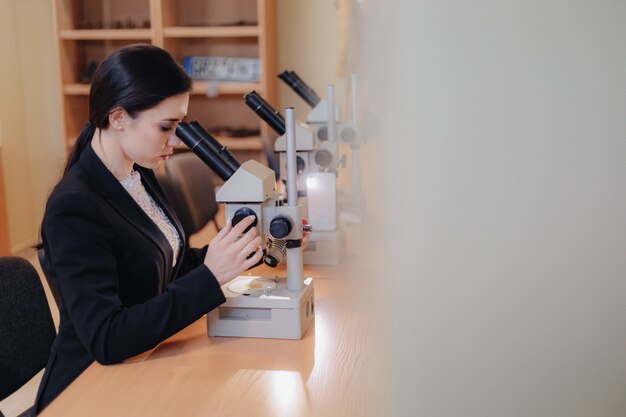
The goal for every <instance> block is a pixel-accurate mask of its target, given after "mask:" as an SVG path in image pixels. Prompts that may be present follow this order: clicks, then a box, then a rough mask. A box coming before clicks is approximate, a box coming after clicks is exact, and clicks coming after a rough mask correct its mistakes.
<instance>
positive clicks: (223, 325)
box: [207, 276, 315, 339]
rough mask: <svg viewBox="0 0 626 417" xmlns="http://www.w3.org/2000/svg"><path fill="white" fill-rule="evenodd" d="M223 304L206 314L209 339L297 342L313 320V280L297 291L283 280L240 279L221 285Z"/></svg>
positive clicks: (271, 278) (251, 277)
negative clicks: (269, 339)
mask: <svg viewBox="0 0 626 417" xmlns="http://www.w3.org/2000/svg"><path fill="white" fill-rule="evenodd" d="M222 291H223V292H224V295H225V296H226V302H225V303H224V304H222V305H221V306H219V307H218V308H216V309H214V310H212V311H210V312H209V314H208V315H207V325H208V332H209V336H233V337H260V338H278V339H301V338H302V336H303V335H304V333H305V332H306V330H307V328H308V327H309V325H310V324H311V322H312V321H313V316H314V312H315V310H314V300H313V279H312V278H307V279H305V280H304V288H303V289H302V290H299V291H290V290H288V289H287V281H286V279H285V278H278V277H259V276H240V277H237V278H235V279H234V280H233V281H231V282H230V283H228V284H226V285H223V286H222Z"/></svg>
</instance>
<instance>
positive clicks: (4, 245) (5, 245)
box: [0, 145, 9, 256]
mask: <svg viewBox="0 0 626 417" xmlns="http://www.w3.org/2000/svg"><path fill="white" fill-rule="evenodd" d="M8 254H9V225H8V223H7V212H6V202H5V195H4V178H3V174H2V145H0V256H6V255H8Z"/></svg>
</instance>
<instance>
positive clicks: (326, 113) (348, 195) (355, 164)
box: [281, 71, 364, 223]
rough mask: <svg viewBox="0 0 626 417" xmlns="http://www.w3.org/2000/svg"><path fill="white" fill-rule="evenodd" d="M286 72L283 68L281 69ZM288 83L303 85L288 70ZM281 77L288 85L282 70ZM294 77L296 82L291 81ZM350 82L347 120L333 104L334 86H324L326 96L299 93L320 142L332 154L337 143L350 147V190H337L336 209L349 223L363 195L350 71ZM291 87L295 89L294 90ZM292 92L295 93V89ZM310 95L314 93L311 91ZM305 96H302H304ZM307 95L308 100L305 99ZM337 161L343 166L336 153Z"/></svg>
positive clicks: (359, 140) (359, 213)
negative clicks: (327, 144) (307, 107)
mask: <svg viewBox="0 0 626 417" xmlns="http://www.w3.org/2000/svg"><path fill="white" fill-rule="evenodd" d="M285 72H287V71H285ZM290 75H291V77H295V78H291V82H292V83H293V82H298V83H299V84H302V85H304V86H305V88H306V89H309V90H310V88H309V87H307V86H306V84H304V82H303V81H302V80H300V78H299V77H298V76H297V75H296V74H295V73H294V72H293V71H292V72H291V73H290ZM281 78H282V79H283V80H284V81H285V82H287V83H288V84H289V81H288V80H289V79H290V78H289V77H287V76H285V73H283V74H281ZM294 80H297V81H294ZM351 82H352V84H351V85H352V88H351V92H352V119H351V120H350V121H341V115H340V112H339V109H338V107H336V105H335V91H334V86H332V85H329V86H328V89H327V98H326V99H319V100H311V99H310V96H308V97H307V96H306V95H305V94H300V96H301V97H302V98H303V99H305V101H307V102H308V103H309V104H311V105H312V107H313V109H312V110H311V111H310V112H309V114H308V115H307V123H309V124H310V125H311V126H312V127H313V128H314V130H315V136H316V138H317V140H318V141H320V143H326V142H329V143H332V146H334V149H336V151H335V152H336V153H335V154H336V155H339V148H338V145H339V144H344V145H348V146H350V151H351V152H350V155H351V161H350V189H348V190H337V192H338V200H339V201H338V206H339V207H338V210H339V212H340V217H341V218H342V219H343V220H345V221H346V222H349V223H361V220H362V219H361V217H362V210H363V206H364V204H363V195H362V192H361V190H362V188H361V164H360V158H359V151H360V146H361V143H362V137H361V135H360V133H359V131H358V128H357V98H356V91H357V80H356V75H355V74H353V75H352V78H351ZM294 90H295V89H294ZM296 92H298V91H297V90H296ZM310 92H311V94H313V95H315V96H317V94H315V93H314V92H313V91H312V90H310ZM305 97H306V98H305ZM307 98H308V99H307ZM337 158H338V159H339V160H340V161H341V166H342V167H344V166H345V165H346V162H345V160H346V158H345V155H344V156H341V157H340V158H339V156H337Z"/></svg>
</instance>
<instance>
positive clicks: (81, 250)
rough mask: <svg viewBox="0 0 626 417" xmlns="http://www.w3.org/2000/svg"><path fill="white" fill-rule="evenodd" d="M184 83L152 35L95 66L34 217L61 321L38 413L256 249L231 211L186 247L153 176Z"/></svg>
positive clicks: (148, 340) (139, 342)
mask: <svg viewBox="0 0 626 417" xmlns="http://www.w3.org/2000/svg"><path fill="white" fill-rule="evenodd" d="M190 89H191V80H190V79H189V77H188V76H187V75H186V74H185V72H184V71H183V70H182V69H181V67H180V66H179V65H178V64H177V63H176V62H175V61H174V60H173V59H172V57H171V56H170V55H169V53H167V52H166V51H164V50H162V49H160V48H158V47H156V46H152V45H131V46H128V47H125V48H122V49H120V50H118V51H117V52H115V53H113V54H112V55H110V56H109V57H108V58H106V59H105V60H104V61H103V62H102V63H101V64H100V66H99V67H98V69H97V71H96V73H95V75H94V78H93V81H92V85H91V91H90V95H89V123H87V125H86V126H85V127H84V129H83V131H82V132H81V134H80V136H79V138H78V140H77V142H76V145H75V146H74V150H73V151H72V154H71V155H70V158H69V159H68V162H67V166H66V169H65V172H64V175H63V178H62V179H61V181H60V182H59V184H57V186H56V187H55V188H54V190H53V191H52V193H51V195H50V198H49V199H48V203H47V205H46V211H45V215H44V218H43V222H42V229H41V235H42V246H43V249H44V250H45V253H46V256H47V259H48V261H49V262H48V263H49V269H50V270H49V271H48V272H49V275H50V280H51V281H52V282H51V284H52V285H53V287H54V288H55V290H56V291H57V292H58V293H59V296H60V302H59V304H60V305H59V310H60V326H59V333H58V336H57V338H56V340H55V342H54V345H53V347H52V351H51V354H50V359H49V361H48V364H47V366H46V371H45V373H44V376H43V379H42V382H41V385H40V387H39V392H38V394H37V400H36V403H35V412H36V413H38V412H39V411H41V410H42V409H43V408H44V407H45V406H46V405H47V404H49V403H50V402H51V401H52V400H53V399H54V398H55V397H56V396H57V395H58V394H59V393H60V392H61V391H62V390H63V389H65V388H66V387H67V386H68V385H69V384H70V383H71V382H72V381H73V380H74V379H75V378H76V377H77V376H78V375H79V374H80V373H81V372H83V371H84V370H85V369H86V368H87V367H88V366H89V365H90V364H91V363H92V362H93V361H94V360H95V361H98V362H99V363H102V364H113V363H117V362H121V361H123V360H124V359H127V358H129V357H131V356H134V355H137V354H139V353H142V352H145V351H147V350H149V349H151V348H153V347H155V346H156V345H157V344H158V343H160V342H161V341H163V340H165V339H166V338H168V337H169V336H171V335H173V334H175V333H176V332H178V331H179V330H181V329H183V328H184V327H186V326H187V325H189V324H191V323H193V322H194V321H196V320H197V319H198V318H200V317H201V316H202V315H204V314H206V313H207V312H208V311H209V310H211V309H213V308H215V307H217V306H218V305H220V304H221V303H223V302H224V301H225V299H224V295H223V293H222V291H221V289H220V286H221V285H223V284H225V283H227V282H229V281H230V280H232V279H233V278H235V277H236V276H237V275H239V274H241V273H242V272H243V271H245V270H246V269H248V268H249V267H251V266H253V265H255V264H256V263H258V262H259V260H260V257H261V251H260V250H257V249H258V248H259V246H260V244H261V238H260V237H259V236H257V229H256V228H250V230H249V231H248V232H246V233H245V234H243V235H242V233H243V231H244V230H245V229H246V228H247V227H248V226H249V225H250V224H251V223H252V218H248V219H245V220H244V221H241V222H240V223H238V224H237V225H236V226H234V227H232V226H231V224H230V221H228V222H227V224H226V226H225V227H224V228H223V229H222V230H221V231H220V232H219V233H218V235H217V236H216V237H215V238H214V239H213V240H212V241H211V243H210V245H209V246H208V248H206V247H205V248H204V249H202V250H199V249H189V248H187V247H186V246H185V236H184V235H183V231H182V228H181V226H180V223H179V222H178V220H177V219H176V216H175V215H174V213H173V211H172V209H171V207H170V206H169V205H168V203H167V202H166V201H165V198H164V196H163V193H162V191H161V189H160V188H159V186H158V184H157V182H156V179H155V176H154V174H153V172H152V169H154V168H155V167H157V165H158V164H159V163H160V162H161V161H163V160H166V159H167V158H168V157H169V156H170V155H171V154H172V151H173V147H174V146H175V145H177V144H178V143H179V142H178V139H177V138H176V137H175V136H174V132H175V131H176V126H177V125H178V123H179V122H180V121H181V120H182V119H183V117H185V115H186V113H187V106H188V103H189V90H190ZM253 252H255V254H254V256H252V257H250V258H249V259H247V256H249V255H250V254H251V253H253Z"/></svg>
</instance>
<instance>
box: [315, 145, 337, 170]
mask: <svg viewBox="0 0 626 417" xmlns="http://www.w3.org/2000/svg"><path fill="white" fill-rule="evenodd" d="M331 162H333V154H332V153H330V152H329V151H327V150H326V149H321V150H319V151H317V152H316V153H315V163H316V164H317V165H319V166H321V167H327V166H329V165H330V163H331Z"/></svg>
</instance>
